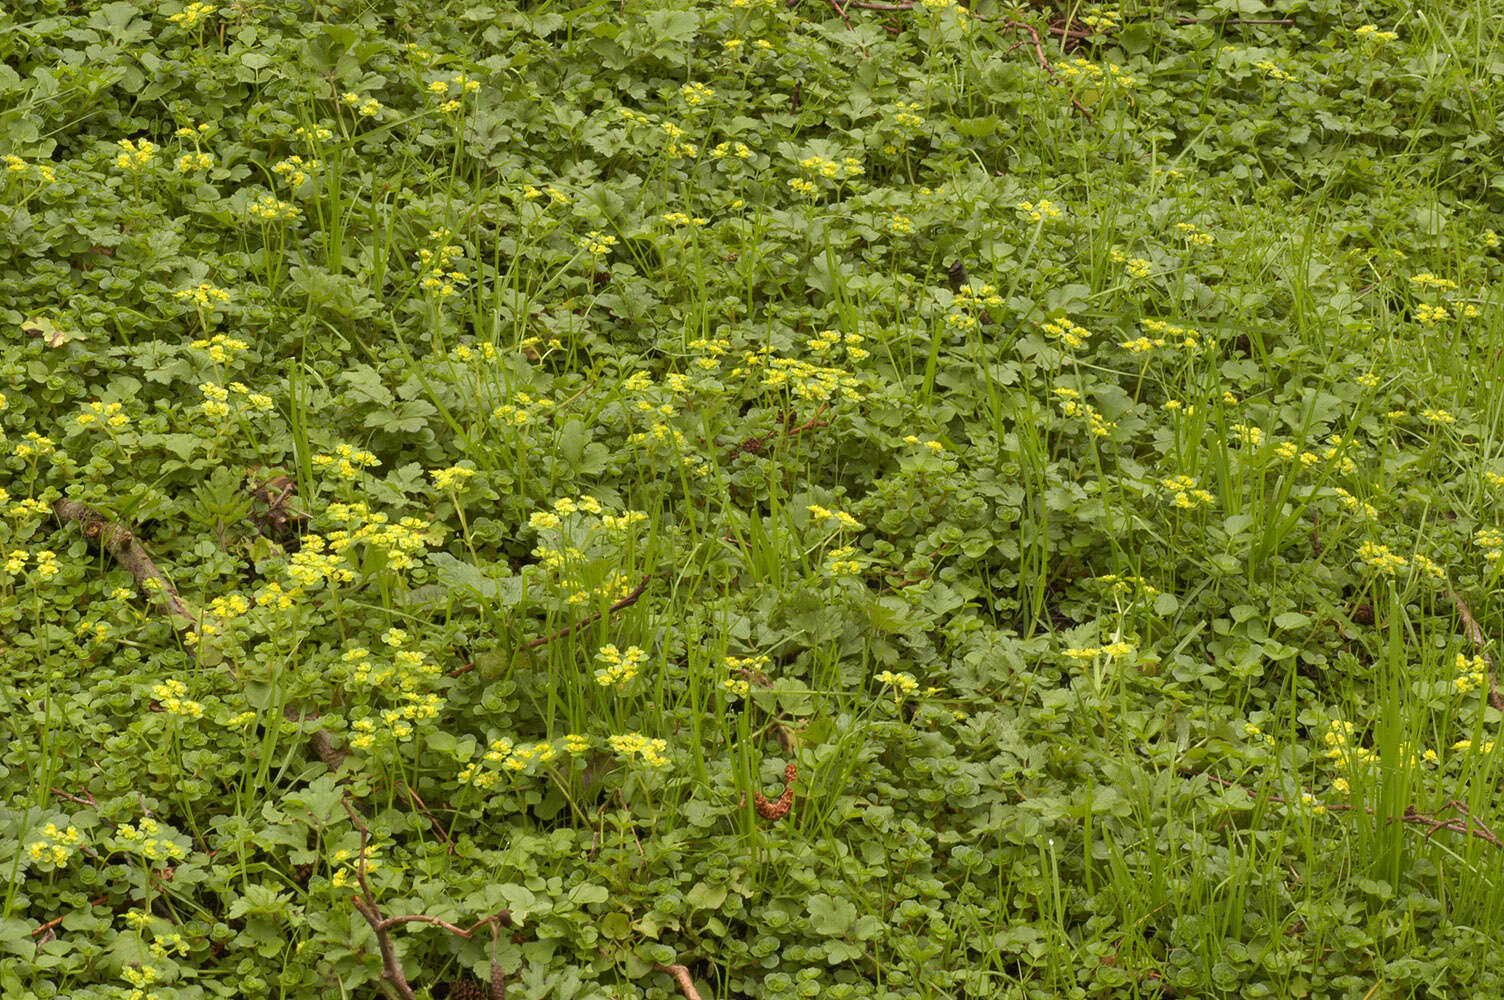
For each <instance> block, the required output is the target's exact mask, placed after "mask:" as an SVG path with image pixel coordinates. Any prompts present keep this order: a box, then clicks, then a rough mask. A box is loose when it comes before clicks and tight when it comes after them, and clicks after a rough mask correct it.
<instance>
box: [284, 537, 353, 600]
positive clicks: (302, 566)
mask: <svg viewBox="0 0 1504 1000" xmlns="http://www.w3.org/2000/svg"><path fill="white" fill-rule="evenodd" d="M323 548H324V539H323V537H322V536H320V535H316V534H313V533H311V532H310V533H309V534H306V535H304V536H303V541H302V547H301V548H299V549H298V551H296V552H294V553H293V554H292V556H291V558H289V559H288V561H287V577H288V579H289V580H291V581H292V583H293V586H294V587H296V588H297V589H298V590H301V591H308V590H317V589H318V588H319V587H320V586H322V585H324V584H326V583H327V584H328V585H329V586H331V587H332V586H335V585H336V584H341V583H349V582H350V581H352V580H354V579H355V571H354V570H352V569H350V568H349V567H348V566H346V565H345V560H344V556H342V555H341V554H340V553H339V552H338V551H335V550H333V549H331V550H330V551H327V552H325V551H321V550H322V549H323Z"/></svg>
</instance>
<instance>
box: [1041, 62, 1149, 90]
mask: <svg viewBox="0 0 1504 1000" xmlns="http://www.w3.org/2000/svg"><path fill="white" fill-rule="evenodd" d="M1103 65H1105V66H1106V69H1103V68H1102V66H1099V65H1097V64H1096V63H1094V62H1092V61H1091V60H1089V59H1082V58H1081V57H1080V56H1077V57H1076V58H1075V59H1072V60H1070V61H1068V62H1065V63H1062V64H1061V65H1059V66H1056V67H1055V72H1056V73H1058V74H1059V75H1060V76H1061V77H1063V78H1064V79H1066V80H1069V81H1071V82H1072V83H1077V84H1103V83H1106V84H1111V85H1114V86H1118V87H1135V86H1137V85H1138V79H1137V78H1136V77H1134V76H1132V75H1131V74H1128V73H1125V72H1123V67H1121V66H1119V65H1118V64H1117V63H1104V64H1103Z"/></svg>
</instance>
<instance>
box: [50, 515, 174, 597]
mask: <svg viewBox="0 0 1504 1000" xmlns="http://www.w3.org/2000/svg"><path fill="white" fill-rule="evenodd" d="M52 513H53V514H54V515H55V516H56V517H57V519H58V520H59V521H61V522H62V523H64V524H68V523H70V522H73V523H76V524H78V525H79V526H80V527H81V528H82V529H83V533H84V537H85V538H87V539H88V540H89V541H91V542H93V543H94V544H95V545H97V546H99V547H100V548H101V549H103V550H104V551H106V552H108V553H109V554H110V555H112V556H114V557H115V561H116V562H118V563H119V564H120V565H121V567H122V568H124V569H125V571H126V572H128V573H130V575H131V576H132V577H134V578H135V580H136V585H137V586H139V587H140V588H141V589H142V590H143V591H146V592H148V593H150V592H152V591H156V592H157V593H158V596H159V597H160V599H161V601H162V606H163V610H165V611H166V612H167V614H168V615H169V616H171V617H173V618H178V619H181V620H182V622H181V624H183V625H185V626H190V627H191V626H195V625H197V624H198V616H197V615H195V614H194V613H193V612H192V611H190V610H189V609H188V605H187V604H185V603H184V602H183V599H182V598H181V597H179V596H178V591H177V588H176V587H174V586H173V585H172V581H171V580H168V579H167V577H166V576H164V575H163V573H162V571H161V570H159V569H157V565H156V563H154V562H152V561H151V556H149V555H147V554H146V548H145V547H144V546H143V545H142V544H141V543H140V542H139V541H137V540H136V536H135V535H134V534H133V533H132V532H131V531H130V529H129V528H124V527H121V526H120V525H118V524H113V523H111V522H110V521H107V520H105V518H104V516H103V515H102V514H100V513H98V512H97V511H95V510H94V509H93V508H91V507H89V506H87V505H86V504H81V503H79V502H78V501H76V500H59V501H57V502H56V503H54V504H53V505H52Z"/></svg>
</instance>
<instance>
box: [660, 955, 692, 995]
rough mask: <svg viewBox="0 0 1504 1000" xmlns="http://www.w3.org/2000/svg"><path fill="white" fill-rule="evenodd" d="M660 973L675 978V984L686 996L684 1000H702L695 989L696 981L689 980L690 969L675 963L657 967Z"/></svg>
mask: <svg viewBox="0 0 1504 1000" xmlns="http://www.w3.org/2000/svg"><path fill="white" fill-rule="evenodd" d="M653 968H654V969H655V970H657V971H658V972H663V973H666V974H668V975H670V976H673V977H674V982H676V983H678V984H679V992H680V993H683V994H684V1000H700V994H699V991H698V990H696V989H695V984H694V980H692V979H690V978H689V969H688V968H686V967H685V966H683V965H680V964H678V963H677V962H675V963H674V964H673V965H655V966H653Z"/></svg>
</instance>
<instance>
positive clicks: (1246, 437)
mask: <svg viewBox="0 0 1504 1000" xmlns="http://www.w3.org/2000/svg"><path fill="white" fill-rule="evenodd" d="M1230 430H1231V431H1232V432H1233V434H1234V435H1235V436H1236V437H1237V438H1238V440H1240V441H1242V442H1243V444H1244V445H1246V446H1247V447H1249V448H1258V447H1260V446H1262V445H1263V443H1264V429H1263V428H1262V427H1256V426H1254V425H1253V424H1241V423H1240V424H1233V425H1232V427H1231V428H1230Z"/></svg>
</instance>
